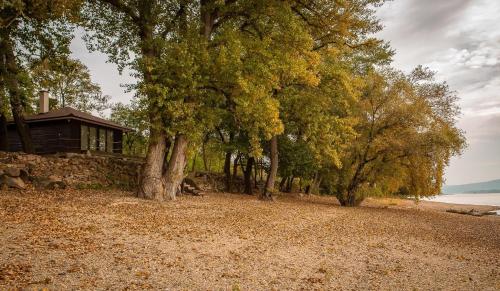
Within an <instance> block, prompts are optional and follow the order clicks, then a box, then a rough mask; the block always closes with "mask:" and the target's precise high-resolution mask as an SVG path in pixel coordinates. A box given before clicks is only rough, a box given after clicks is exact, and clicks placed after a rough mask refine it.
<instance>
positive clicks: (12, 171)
mask: <svg viewBox="0 0 500 291" xmlns="http://www.w3.org/2000/svg"><path fill="white" fill-rule="evenodd" d="M4 172H5V175H7V176H10V177H19V176H20V175H21V170H20V169H19V168H13V167H9V168H6V169H5V170H4Z"/></svg>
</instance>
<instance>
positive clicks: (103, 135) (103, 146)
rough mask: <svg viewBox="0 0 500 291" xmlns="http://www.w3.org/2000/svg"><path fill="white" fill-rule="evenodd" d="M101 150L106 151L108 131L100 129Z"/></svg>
mask: <svg viewBox="0 0 500 291" xmlns="http://www.w3.org/2000/svg"><path fill="white" fill-rule="evenodd" d="M99 150H100V151H101V152H104V151H106V130H105V129H102V128H99Z"/></svg>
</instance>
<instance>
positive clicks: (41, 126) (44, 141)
mask: <svg viewBox="0 0 500 291" xmlns="http://www.w3.org/2000/svg"><path fill="white" fill-rule="evenodd" d="M82 124H83V125H87V126H89V127H95V128H96V131H97V145H99V129H106V130H109V129H111V128H108V127H104V126H99V125H95V124H91V123H86V122H82V121H79V120H74V119H64V120H55V121H45V122H34V123H30V124H29V127H30V131H31V136H32V138H33V143H34V145H35V151H36V153H38V154H53V153H57V152H74V153H80V152H82V150H81V141H80V137H81V125H82ZM111 130H112V131H113V153H119V154H121V153H122V135H123V132H122V131H121V130H117V129H111ZM7 132H8V141H9V142H8V143H9V151H12V152H14V151H22V146H21V140H20V138H19V135H18V133H17V130H16V126H15V124H9V125H8V127H7ZM97 148H99V147H97Z"/></svg>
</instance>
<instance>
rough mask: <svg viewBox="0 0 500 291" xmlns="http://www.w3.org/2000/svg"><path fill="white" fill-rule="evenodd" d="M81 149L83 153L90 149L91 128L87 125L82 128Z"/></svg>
mask: <svg viewBox="0 0 500 291" xmlns="http://www.w3.org/2000/svg"><path fill="white" fill-rule="evenodd" d="M80 149H81V150H82V151H86V150H88V149H89V127H88V126H86V125H82V127H81V128H80Z"/></svg>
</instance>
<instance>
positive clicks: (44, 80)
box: [30, 56, 110, 114]
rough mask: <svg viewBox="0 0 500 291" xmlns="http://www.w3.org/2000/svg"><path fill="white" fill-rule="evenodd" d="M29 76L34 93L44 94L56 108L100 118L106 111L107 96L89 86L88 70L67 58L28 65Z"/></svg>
mask: <svg viewBox="0 0 500 291" xmlns="http://www.w3.org/2000/svg"><path fill="white" fill-rule="evenodd" d="M30 74H31V78H32V80H33V82H34V84H35V87H36V88H38V90H41V89H45V90H48V91H49V92H50V93H51V95H52V97H55V98H56V100H57V105H56V107H66V106H69V107H72V108H75V109H77V110H80V111H84V112H88V113H92V112H93V111H97V112H99V113H101V114H102V112H103V110H105V109H107V108H108V107H109V105H108V102H109V99H110V96H108V95H103V94H102V92H101V88H100V86H99V85H98V84H96V83H94V82H92V80H91V76H90V72H89V69H88V68H87V67H86V66H85V65H84V64H82V63H81V62H80V61H78V60H73V59H70V58H69V57H68V56H59V57H58V58H55V59H49V58H46V59H43V60H39V61H37V62H35V63H32V64H31V66H30Z"/></svg>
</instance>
